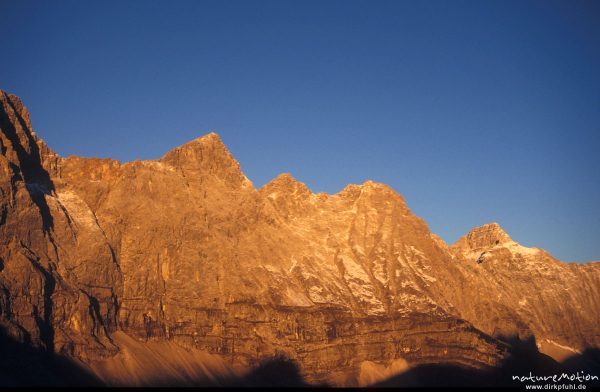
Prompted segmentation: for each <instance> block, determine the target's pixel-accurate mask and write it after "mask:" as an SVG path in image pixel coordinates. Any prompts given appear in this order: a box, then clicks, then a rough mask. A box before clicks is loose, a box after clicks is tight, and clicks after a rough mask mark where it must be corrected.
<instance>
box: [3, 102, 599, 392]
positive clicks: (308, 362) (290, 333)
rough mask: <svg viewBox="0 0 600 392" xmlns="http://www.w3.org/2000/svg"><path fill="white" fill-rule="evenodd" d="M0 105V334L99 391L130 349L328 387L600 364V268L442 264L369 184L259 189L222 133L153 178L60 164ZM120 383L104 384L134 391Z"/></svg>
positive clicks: (500, 258)
mask: <svg viewBox="0 0 600 392" xmlns="http://www.w3.org/2000/svg"><path fill="white" fill-rule="evenodd" d="M0 103H1V106H0V107H1V110H0V129H1V132H0V152H1V155H0V192H1V197H2V198H1V200H0V213H1V214H0V246H1V248H0V322H1V323H2V325H3V327H4V328H5V329H6V330H7V331H9V333H10V334H11V335H12V336H14V337H15V338H16V339H18V340H19V341H23V342H28V343H31V344H33V345H36V346H40V347H44V348H46V349H48V350H53V351H56V352H62V353H66V354H68V355H71V356H74V357H77V358H80V359H82V360H84V361H85V362H86V363H93V364H94V365H93V366H92V368H93V369H97V370H98V369H100V370H98V371H99V372H100V371H101V376H102V378H103V379H108V380H110V379H111V377H110V374H107V372H108V373H110V371H109V370H110V369H117V368H119V369H120V368H122V366H121V365H119V366H116V365H114V364H115V363H118V364H121V363H122V362H119V361H125V359H123V358H128V357H131V356H132V355H134V354H131V353H136V352H145V351H144V350H145V349H143V348H138V346H135V345H132V344H129V345H128V346H127V347H129V348H126V347H124V346H123V344H122V342H130V341H129V340H127V339H129V338H127V337H124V335H123V334H126V335H129V336H130V337H133V338H134V339H137V340H138V341H140V342H147V341H152V342H161V341H164V342H168V343H169V345H171V344H176V345H177V347H184V348H188V349H197V350H201V351H202V352H205V353H207V355H208V354H211V355H216V357H211V358H213V359H211V361H213V362H214V361H215V360H214V358H220V359H219V361H221V362H219V366H216V367H215V369H216V368H222V367H223V366H225V365H223V364H227V365H228V366H230V367H231V368H236V369H244V368H250V367H251V366H253V365H255V364H258V363H259V362H260V361H262V360H264V359H267V358H271V357H273V356H276V355H284V356H287V357H289V358H291V359H293V360H294V361H295V362H296V363H297V364H298V366H299V369H300V371H301V374H302V375H303V377H304V378H305V379H306V380H308V381H311V382H329V383H332V384H338V385H356V384H361V383H362V384H364V383H366V381H365V380H379V379H380V378H381V377H382V376H381V375H382V374H385V375H388V373H390V372H392V370H393V369H400V368H402V369H404V368H406V367H407V366H414V365H417V364H423V363H454V364H462V365H465V366H470V367H476V368H477V367H484V366H495V365H497V364H499V363H500V362H501V361H502V360H503V359H504V358H505V357H506V356H507V350H508V345H507V344H505V343H504V342H503V341H502V339H505V338H513V337H520V338H521V339H527V338H530V337H534V338H535V339H536V341H537V342H538V344H539V345H540V347H542V348H543V347H546V348H547V347H554V348H557V347H558V348H560V349H561V350H566V351H569V350H571V351H572V352H574V353H575V352H577V351H582V350H584V349H586V348H589V347H598V346H600V330H599V325H600V319H599V317H600V316H599V315H600V301H599V300H598V299H599V298H600V292H599V291H600V266H599V263H590V264H565V263H561V262H559V261H557V260H556V259H554V258H552V257H551V256H550V255H549V254H548V253H546V252H545V251H543V250H541V249H530V248H525V247H523V246H521V245H519V244H518V243H516V242H514V241H513V240H512V239H511V238H510V237H509V236H508V235H507V234H506V233H504V231H503V230H502V229H501V228H500V226H498V225H497V224H490V225H486V226H483V227H480V228H476V229H474V230H473V231H472V232H470V233H469V234H467V235H466V236H465V237H464V238H462V239H461V240H459V241H458V242H457V243H456V244H454V245H453V246H451V247H449V246H447V245H446V244H445V243H444V242H443V241H442V240H441V239H440V238H439V237H437V236H435V235H432V234H431V233H430V231H429V229H428V227H427V225H426V224H425V222H424V221H423V220H422V219H420V218H418V217H416V216H415V215H414V214H413V213H412V212H411V211H410V209H409V208H408V207H407V206H406V204H405V202H404V200H403V198H402V197H401V196H400V195H399V194H398V193H396V192H395V191H394V190H393V189H391V188H389V187H388V186H386V185H383V184H378V183H374V182H371V181H367V182H366V183H364V184H361V185H349V186H347V187H346V188H344V189H343V190H342V191H340V192H339V193H337V194H334V195H329V194H325V193H317V194H315V193H313V192H311V191H310V189H309V188H308V187H307V186H306V185H305V184H303V183H301V182H299V181H297V180H295V179H294V178H293V177H292V176H291V175H289V174H283V175H281V176H279V177H277V178H276V179H274V180H273V181H272V182H270V183H269V184H267V185H265V186H264V187H262V188H261V189H256V188H255V187H254V186H253V184H252V183H251V182H250V181H249V180H248V179H247V178H246V177H245V176H244V174H243V173H242V171H241V170H240V167H239V164H238V162H237V161H236V160H235V159H234V158H233V157H232V156H231V154H230V153H229V151H228V150H227V148H226V147H225V145H224V144H223V143H222V141H221V140H220V138H219V137H218V136H217V135H216V134H214V133H212V134H209V135H207V136H204V137H201V138H199V139H196V140H193V141H191V142H189V143H187V144H185V145H183V146H180V147H178V148H175V149H174V150H172V151H170V152H168V153H167V154H165V155H164V156H163V157H162V158H160V159H158V160H155V161H135V162H129V163H124V164H122V163H120V162H118V161H115V160H110V159H93V158H92V159H90V158H80V157H68V158H63V157H60V156H58V155H57V154H55V153H54V152H53V151H52V150H50V149H49V148H48V147H47V146H46V145H45V143H44V142H43V141H41V140H40V139H39V138H38V137H37V136H35V134H34V133H33V131H32V128H31V123H30V120H29V115H28V113H27V111H26V109H25V108H24V106H23V105H22V104H21V102H20V100H19V99H18V98H17V97H15V96H12V95H8V94H6V93H4V92H2V93H1V94H0ZM115 333H117V334H118V335H116V336H117V337H118V339H113V336H114V335H115ZM120 342H121V343H120ZM169 345H166V346H164V347H172V346H169ZM131 347H136V348H135V349H131ZM161 347H162V346H161ZM161 350H162V349H161ZM161 350H158V351H161ZM548 351H549V352H550V351H552V350H550V349H548ZM153 355H154V354H153ZM173 355H174V356H176V354H173ZM178 355H179V354H177V356H178ZM179 357H180V356H178V358H179ZM115 358H117V359H115ZM165 358H166V357H165ZM190 358H192V359H190V360H189V361H191V362H190V363H197V362H198V361H200V360H199V359H198V358H204V357H202V356H192V357H190ZM98 361H109V362H106V365H105V366H103V365H102V364H99V363H101V362H98ZM115 361H116V362H115ZM399 361H400V362H399ZM123 363H124V362H123ZM158 363H160V361H159V362H158ZM398 363H402V364H403V365H402V366H396V365H397V364H398ZM138 365H139V363H138ZM123 366H124V365H123ZM186 366H187V365H186ZM190 366H192V365H190ZM156 367H157V366H156V363H154V364H153V365H152V370H146V371H148V372H151V373H152V374H149V377H150V376H152V377H157V375H156V372H157V371H158V370H156V369H155V368H156ZM107 369H109V370H107ZM132 369H133V368H132ZM211 369H212V368H211ZM390 369H392V370H390ZM115 371H116V370H115ZM165 371H166V370H165ZM211 371H212V370H211ZM131 372H134V370H131V369H130V373H127V372H126V371H124V370H123V369H120V371H119V372H118V373H119V374H118V376H117V375H115V378H114V379H115V380H118V383H119V384H120V385H127V382H126V379H125V378H126V377H127V374H134V373H135V378H136V380H138V381H139V380H140V379H143V377H144V370H143V369H138V368H135V372H134V373H131ZM214 372H215V371H213V373H214ZM211 374H212V373H211ZM390 374H391V373H390ZM132 377H134V376H132ZM211 377H216V376H214V374H213V375H212V376H211ZM140 382H141V381H140ZM142 384H143V382H142Z"/></svg>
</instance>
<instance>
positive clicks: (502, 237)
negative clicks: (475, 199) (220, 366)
mask: <svg viewBox="0 0 600 392" xmlns="http://www.w3.org/2000/svg"><path fill="white" fill-rule="evenodd" d="M512 242H514V241H513V240H512V238H510V236H509V235H508V234H506V232H505V231H504V230H503V229H502V227H500V225H499V224H498V223H496V222H493V223H488V224H485V225H483V226H479V227H476V228H474V229H472V230H471V231H469V233H467V235H465V236H464V237H462V238H461V239H459V240H458V241H457V242H456V243H455V244H454V245H453V247H456V248H461V249H470V250H476V249H486V248H491V247H494V246H496V245H503V244H507V243H512Z"/></svg>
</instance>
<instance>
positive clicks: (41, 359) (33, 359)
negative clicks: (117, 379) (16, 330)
mask: <svg viewBox="0 0 600 392" xmlns="http://www.w3.org/2000/svg"><path fill="white" fill-rule="evenodd" d="M0 386H2V387H17V386H32V387H37V386H60V387H72V386H104V384H103V383H102V381H100V380H99V379H98V378H97V377H96V376H94V375H93V374H92V373H91V372H89V371H88V370H87V369H85V368H84V367H83V366H82V365H80V364H79V363H77V362H76V361H75V360H72V359H70V358H67V357H63V356H60V355H57V354H54V353H50V352H47V351H44V350H41V349H37V348H34V347H32V346H30V345H27V344H23V343H19V342H17V341H16V340H14V339H13V338H11V337H10V336H8V335H7V334H6V331H5V330H4V328H2V327H0Z"/></svg>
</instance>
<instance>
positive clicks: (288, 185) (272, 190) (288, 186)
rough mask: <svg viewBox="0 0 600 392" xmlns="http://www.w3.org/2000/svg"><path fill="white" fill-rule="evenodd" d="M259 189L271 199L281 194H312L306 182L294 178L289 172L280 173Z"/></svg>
mask: <svg viewBox="0 0 600 392" xmlns="http://www.w3.org/2000/svg"><path fill="white" fill-rule="evenodd" d="M260 191H261V193H262V194H264V195H266V196H267V197H270V198H272V199H273V198H277V197H278V196H281V195H294V196H310V195H311V194H312V192H311V191H310V189H309V188H308V187H307V186H306V184H304V183H303V182H300V181H298V180H297V179H295V178H294V177H293V176H292V175H291V174H290V173H281V174H280V175H278V176H277V177H275V178H274V179H273V180H272V181H271V182H269V183H267V184H265V185H264V186H263V187H262V188H261V189H260Z"/></svg>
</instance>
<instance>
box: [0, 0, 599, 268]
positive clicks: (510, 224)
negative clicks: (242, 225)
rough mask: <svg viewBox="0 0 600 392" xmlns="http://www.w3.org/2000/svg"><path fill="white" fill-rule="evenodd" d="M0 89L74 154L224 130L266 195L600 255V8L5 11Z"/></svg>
mask: <svg viewBox="0 0 600 392" xmlns="http://www.w3.org/2000/svg"><path fill="white" fill-rule="evenodd" d="M0 26H1V27H2V31H1V34H0V88H1V89H4V90H6V91H9V92H12V93H15V94H17V95H19V96H20V97H21V98H22V99H23V100H24V102H25V104H26V105H27V106H28V108H29V110H30V112H31V115H32V121H33V126H34V129H35V130H36V132H37V133H38V134H39V135H40V136H41V137H42V138H44V139H45V140H46V141H47V142H48V144H49V145H50V147H52V148H53V149H54V150H56V151H57V152H58V153H60V154H61V155H63V156H68V155H72V154H75V155H81V156H99V157H112V158H116V159H119V160H122V161H128V160H133V159H138V158H139V159H154V158H158V157H160V156H161V155H163V154H164V153H165V152H167V151H168V150H170V149H171V148H173V147H175V146H177V145H179V144H182V143H184V142H186V141H188V140H190V139H193V138H196V137H198V136H201V135H203V134H206V133H208V132H210V131H215V132H217V133H218V134H220V135H221V137H222V139H223V140H224V142H225V144H226V145H227V146H228V147H229V149H230V150H231V152H232V153H233V154H234V156H235V157H236V158H237V159H238V160H239V162H240V164H241V166H242V169H243V170H244V172H245V173H246V175H247V176H248V178H249V179H250V180H252V181H253V182H254V184H255V185H256V186H257V187H260V186H262V185H264V184H265V183H266V182H268V181H269V180H271V179H272V178H273V177H275V176H276V175H277V174H279V173H281V172H290V173H292V174H293V175H294V176H295V177H296V178H297V179H299V180H300V181H303V182H305V183H306V184H307V185H308V186H309V187H310V188H311V189H312V190H313V191H315V192H320V191H324V192H328V193H335V192H338V191H339V190H341V189H342V188H343V187H344V186H345V185H346V184H347V183H362V182H364V181H365V180H367V179H372V180H374V181H379V182H383V183H386V184H389V185H390V186H392V187H393V188H394V189H396V190H397V191H398V192H399V193H401V194H402V195H403V196H404V197H405V199H406V201H407V203H408V205H409V207H410V208H411V209H412V210H413V211H414V212H415V213H416V214H417V215H419V216H421V217H423V218H424V219H425V220H426V222H427V223H428V224H429V226H430V228H431V230H432V231H433V232H434V233H437V234H439V235H441V237H442V238H444V239H445V240H446V241H447V242H454V241H455V240H456V239H458V238H459V236H461V235H463V234H464V233H465V232H467V231H468V230H469V229H470V228H472V227H474V226H479V225H482V224H484V223H488V222H492V221H497V222H498V223H500V225H501V226H503V227H504V229H505V230H506V231H507V232H508V233H509V234H510V235H511V236H512V237H513V238H514V239H515V240H517V241H519V242H521V243H522V244H524V245H527V246H538V247H543V248H545V249H547V250H549V251H550V252H551V253H552V254H553V255H555V256H557V257H558V258H560V259H562V260H565V261H588V260H598V259H600V2H599V1H578V0H569V1H558V2H557V1H550V0H543V1H525V0H518V1H509V0H501V1H479V0H475V1H455V0H453V1H445V0H444V1H416V0H415V1H400V0H393V1H375V0H368V1H351V0H340V1H332V0H319V1H307V0H301V1H300V0H297V1H284V0H275V1H258V0H254V1H250V0H244V1H230V0H223V1H201V0H195V1H181V0H180V1H150V0H140V1H122V0H119V1H105V0H103V1H91V0H87V1H79V0H77V1H62V0H55V1H29V0H13V1H6V0H0Z"/></svg>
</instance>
